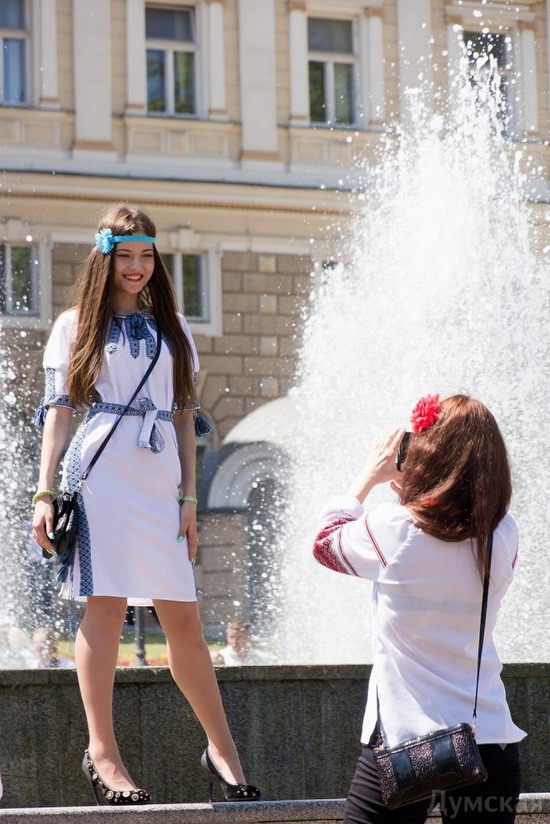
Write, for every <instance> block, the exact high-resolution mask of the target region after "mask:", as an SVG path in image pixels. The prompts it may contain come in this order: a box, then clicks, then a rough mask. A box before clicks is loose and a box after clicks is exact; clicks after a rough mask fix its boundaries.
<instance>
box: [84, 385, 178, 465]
mask: <svg viewBox="0 0 550 824" xmlns="http://www.w3.org/2000/svg"><path fill="white" fill-rule="evenodd" d="M135 403H136V404H137V407H138V408H137V409H136V408H134V407H133V406H131V407H130V408H129V409H126V407H125V406H123V405H122V404H121V403H107V402H105V401H102V400H99V401H95V402H94V403H93V404H92V406H91V409H90V411H89V413H88V418H92V417H93V416H94V415H97V414H99V413H100V412H103V413H105V414H107V415H122V413H123V412H124V415H125V417H126V416H130V417H132V416H137V415H141V416H143V419H144V421H143V427H142V431H141V433H140V436H139V440H138V446H140V447H143V448H145V449H150V450H151V452H153V454H155V455H158V454H159V452H162V450H163V449H164V446H165V444H164V438H163V437H162V435H161V433H160V432H159V430H158V427H157V425H156V421H157V419H158V420H161V421H170V422H172V421H173V420H174V415H173V413H172V412H169V411H168V410H166V409H157V408H156V406H155V404H154V403H153V401H152V400H151V399H150V398H138V399H137V401H135Z"/></svg>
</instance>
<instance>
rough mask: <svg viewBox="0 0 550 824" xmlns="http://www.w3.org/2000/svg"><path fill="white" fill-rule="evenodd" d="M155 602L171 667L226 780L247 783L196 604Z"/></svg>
mask: <svg viewBox="0 0 550 824" xmlns="http://www.w3.org/2000/svg"><path fill="white" fill-rule="evenodd" d="M154 605H155V609H156V611H157V615H158V619H159V621H160V623H161V626H162V628H163V630H164V634H165V635H166V641H167V645H168V662H169V664H170V671H171V673H172V676H173V678H174V681H175V682H176V684H177V685H178V687H179V688H180V690H181V691H182V693H183V694H184V695H185V697H186V698H187V700H188V701H189V703H190V704H191V707H192V709H193V711H194V713H195V715H196V716H197V718H198V720H199V722H200V724H201V726H202V728H203V730H204V732H205V733H206V736H207V738H208V750H209V752H210V755H211V757H212V759H213V761H214V763H215V764H216V766H217V767H218V769H219V771H220V772H221V773H222V775H223V776H224V778H225V779H226V780H227V781H229V782H230V783H232V784H244V783H245V778H244V775H243V771H242V767H241V764H240V761H239V756H238V753H237V749H236V747H235V743H234V741H233V738H232V736H231V732H230V731H229V726H228V724H227V718H226V717H225V711H224V708H223V704H222V699H221V695H220V691H219V688H218V682H217V680H216V674H215V672H214V667H213V665H212V659H211V657H210V652H209V650H208V647H207V645H206V641H205V640H204V637H203V634H202V624H201V620H200V617H199V609H198V606H197V604H196V603H195V602H183V601H156V600H155V601H154Z"/></svg>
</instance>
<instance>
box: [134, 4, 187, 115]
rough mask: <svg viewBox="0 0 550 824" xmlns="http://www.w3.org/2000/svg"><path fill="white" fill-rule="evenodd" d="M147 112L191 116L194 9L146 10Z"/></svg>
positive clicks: (151, 8)
mask: <svg viewBox="0 0 550 824" xmlns="http://www.w3.org/2000/svg"><path fill="white" fill-rule="evenodd" d="M145 34H146V38H147V110H148V111H149V112H151V113H153V114H169V115H194V114H196V111H197V104H196V48H197V47H196V35H195V15H194V10H193V9H186V8H183V9H182V8H178V9H175V8H172V9H169V8H166V9H163V8H153V7H150V8H147V9H146V10H145Z"/></svg>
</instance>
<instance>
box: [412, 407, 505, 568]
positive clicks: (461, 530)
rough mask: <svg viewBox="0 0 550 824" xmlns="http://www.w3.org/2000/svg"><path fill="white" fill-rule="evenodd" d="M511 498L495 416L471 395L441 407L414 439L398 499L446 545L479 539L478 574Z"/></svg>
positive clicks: (420, 523)
mask: <svg viewBox="0 0 550 824" xmlns="http://www.w3.org/2000/svg"><path fill="white" fill-rule="evenodd" d="M511 497H512V479H511V473H510V463H509V460H508V453H507V450H506V445H505V443H504V439H503V437H502V434H501V432H500V429H499V428H498V425H497V422H496V420H495V418H494V417H493V415H492V414H491V412H489V410H488V409H487V407H486V406H484V405H483V404H482V403H481V402H480V401H478V400H475V399H474V398H470V397H468V396H467V395H453V396H452V397H450V398H447V399H446V400H444V401H443V402H442V404H441V411H440V414H439V417H438V419H437V421H436V422H435V423H434V424H433V425H432V426H430V427H428V428H427V429H425V430H423V431H422V432H420V433H419V434H417V435H413V436H412V438H411V441H410V444H409V447H408V449H407V457H406V461H405V463H404V465H403V479H402V482H401V491H400V494H399V498H400V501H401V503H402V504H404V505H405V506H406V507H408V508H409V509H410V510H411V511H412V513H413V516H414V520H415V523H417V524H418V526H419V527H420V528H421V529H422V530H423V531H424V532H427V533H428V534H429V535H433V536H435V537H436V538H440V539H442V540H444V541H462V540H464V539H466V538H472V539H477V550H476V560H477V565H478V568H479V570H480V573H482V574H483V572H484V571H485V569H486V568H487V539H488V537H489V535H490V534H491V532H492V531H493V530H494V529H495V527H496V526H497V524H498V523H499V522H500V521H501V520H502V518H503V517H504V515H505V514H506V512H507V511H508V507H509V505H510V499H511Z"/></svg>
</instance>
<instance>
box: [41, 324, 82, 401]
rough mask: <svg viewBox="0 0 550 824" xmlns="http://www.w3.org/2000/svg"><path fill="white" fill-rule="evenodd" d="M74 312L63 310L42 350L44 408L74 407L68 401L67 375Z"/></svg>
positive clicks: (73, 326)
mask: <svg viewBox="0 0 550 824" xmlns="http://www.w3.org/2000/svg"><path fill="white" fill-rule="evenodd" d="M75 318H76V313H75V312H74V311H69V312H63V314H61V315H60V316H59V317H58V319H57V320H56V322H55V324H54V326H53V329H52V331H51V334H50V337H49V340H48V343H47V344H46V349H45V351H44V360H43V364H44V370H45V372H46V391H45V393H44V401H43V405H44V409H45V410H47V409H49V408H50V406H68V407H70V408H71V409H76V406H75V404H73V403H71V402H70V401H69V386H68V382H67V376H68V372H69V362H70V358H71V341H72V337H73V333H74V328H75Z"/></svg>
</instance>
